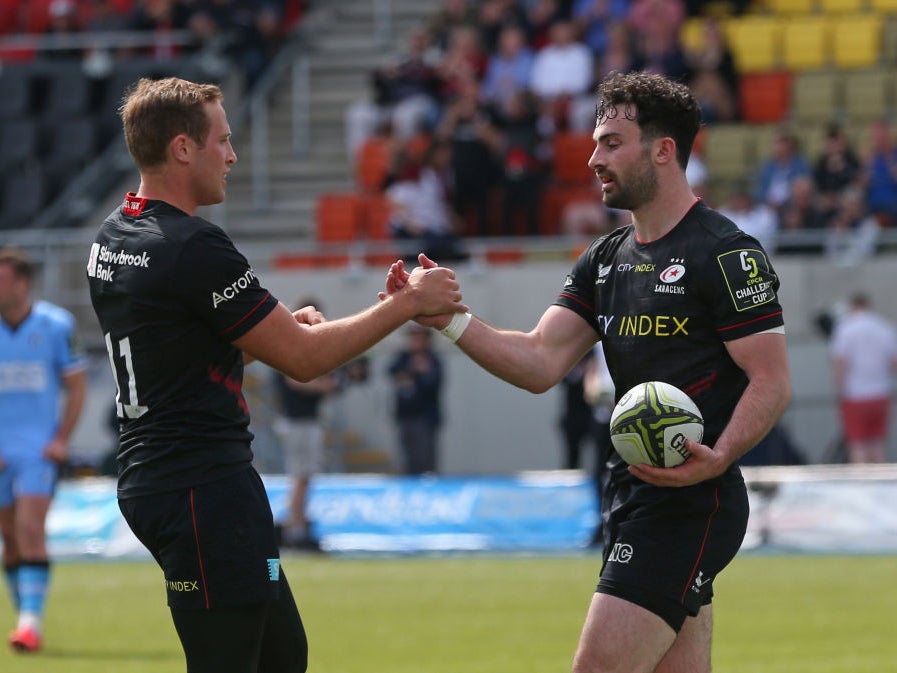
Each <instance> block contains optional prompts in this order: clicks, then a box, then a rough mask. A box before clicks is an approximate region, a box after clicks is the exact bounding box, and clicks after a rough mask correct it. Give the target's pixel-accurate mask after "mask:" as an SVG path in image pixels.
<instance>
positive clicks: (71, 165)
mask: <svg viewBox="0 0 897 673" xmlns="http://www.w3.org/2000/svg"><path fill="white" fill-rule="evenodd" d="M44 135H45V140H44V147H43V151H42V155H43V156H42V159H41V163H42V164H43V166H44V168H45V170H46V171H47V176H48V178H49V179H50V182H51V183H52V188H54V189H58V188H61V187H63V183H64V182H65V181H67V179H68V178H70V177H73V176H74V174H76V173H77V172H78V171H80V170H82V169H83V168H84V167H85V166H86V165H87V163H88V162H89V161H90V159H92V158H93V156H94V152H96V150H97V149H98V144H97V125H96V123H95V122H94V120H93V118H92V117H87V116H84V117H77V118H71V119H61V120H57V121H54V122H52V123H51V124H49V125H48V127H47V128H46V131H45V134H44Z"/></svg>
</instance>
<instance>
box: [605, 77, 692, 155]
mask: <svg viewBox="0 0 897 673" xmlns="http://www.w3.org/2000/svg"><path fill="white" fill-rule="evenodd" d="M620 114H622V115H623V116H624V117H625V118H626V119H629V120H630V121H634V122H635V123H636V124H638V126H639V129H640V130H641V133H642V140H643V141H646V142H648V141H652V140H656V139H657V138H664V137H670V138H672V139H673V141H675V143H676V161H678V163H679V165H680V166H682V168H683V169H684V168H685V167H686V165H688V157H689V155H690V154H691V148H692V145H694V142H695V137H696V136H697V135H698V131H699V130H700V128H701V107H700V106H699V105H698V101H697V100H695V97H694V96H693V95H692V93H691V91H689V89H688V87H687V86H685V85H684V84H680V83H678V82H674V81H672V80H670V79H667V78H666V77H663V76H662V75H655V74H652V73H647V72H626V73H622V72H613V73H611V74H610V75H608V76H607V77H606V78H605V79H604V81H603V82H601V84H599V85H598V106H597V107H596V109H595V115H596V118H595V119H596V125H597V124H600V123H601V122H602V121H604V120H606V119H615V118H616V117H617V115H620Z"/></svg>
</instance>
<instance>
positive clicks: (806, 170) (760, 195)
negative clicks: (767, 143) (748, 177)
mask: <svg viewBox="0 0 897 673" xmlns="http://www.w3.org/2000/svg"><path fill="white" fill-rule="evenodd" d="M799 175H804V176H811V175H812V171H811V170H810V166H809V164H808V163H807V160H806V159H805V158H804V155H803V154H802V153H801V150H800V145H799V143H798V140H797V136H795V135H794V134H792V133H789V132H787V131H784V130H783V131H779V132H778V133H777V134H776V135H775V137H774V138H773V141H772V149H771V153H770V155H769V156H768V157H767V158H766V159H765V160H764V161H762V162H761V164H760V167H759V169H758V170H757V175H756V181H755V185H754V200H755V201H757V202H758V203H765V204H767V205H768V206H770V207H771V208H775V209H776V210H778V209H779V208H781V207H782V206H783V205H784V203H785V202H786V201H787V200H788V198H789V197H790V196H791V185H792V183H793V181H794V178H796V177H797V176H799Z"/></svg>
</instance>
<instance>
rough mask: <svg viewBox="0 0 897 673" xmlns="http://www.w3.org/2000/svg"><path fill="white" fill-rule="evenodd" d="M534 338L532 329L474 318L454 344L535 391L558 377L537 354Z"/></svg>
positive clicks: (503, 376)
mask: <svg viewBox="0 0 897 673" xmlns="http://www.w3.org/2000/svg"><path fill="white" fill-rule="evenodd" d="M535 339H536V337H535V335H534V334H533V333H532V332H526V333H525V332H517V331H508V330H497V329H495V328H494V327H492V326H490V325H488V324H486V323H484V322H483V321H481V320H479V319H477V318H476V317H474V318H473V319H472V320H471V321H470V325H469V326H468V327H467V329H466V330H465V331H464V334H462V335H461V338H460V339H458V341H457V342H456V344H457V346H458V347H459V348H460V349H461V350H462V351H464V352H465V353H466V354H467V355H468V356H469V357H470V359H471V360H473V361H474V362H476V363H477V364H478V365H479V366H480V367H482V368H483V369H485V370H486V371H488V372H489V373H491V374H493V375H495V376H497V377H498V378H500V379H502V380H503V381H507V382H508V383H510V384H512V385H515V386H517V387H518V388H523V389H524V390H528V391H529V392H531V393H537V394H538V393H543V392H545V391H546V390H548V389H549V388H551V387H552V386H553V385H554V384H555V383H557V381H558V380H560V376H555V375H554V374H553V373H552V372H551V371H550V369H549V367H547V366H546V363H545V362H544V360H543V359H542V358H541V357H540V356H539V354H538V349H537V348H536V345H535ZM562 375H563V374H561V376H562Z"/></svg>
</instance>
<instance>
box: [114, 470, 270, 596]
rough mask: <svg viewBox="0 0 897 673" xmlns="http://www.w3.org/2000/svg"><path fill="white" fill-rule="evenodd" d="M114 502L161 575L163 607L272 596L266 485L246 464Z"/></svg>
mask: <svg viewBox="0 0 897 673" xmlns="http://www.w3.org/2000/svg"><path fill="white" fill-rule="evenodd" d="M119 508H120V509H121V511H122V514H124V517H125V520H126V521H127V522H128V525H129V526H130V527H131V530H132V531H134V534H135V535H136V536H137V538H138V539H139V540H140V542H142V543H143V545H144V546H145V547H146V548H147V549H149V551H150V553H152V555H153V557H154V558H155V559H156V562H157V563H158V564H159V566H160V567H161V568H162V570H163V572H164V574H165V588H166V592H167V594H168V605H169V606H170V607H172V608H177V609H180V610H191V609H196V610H208V609H213V608H222V607H234V606H238V605H246V604H248V603H258V602H262V601H268V600H274V599H276V598H277V595H278V585H279V583H278V578H279V576H280V554H279V552H278V547H277V541H276V538H275V534H274V519H273V516H272V514H271V506H270V504H269V502H268V496H267V493H266V492H265V487H264V484H262V480H261V478H260V477H259V475H258V473H257V472H256V471H255V470H254V469H253V468H252V467H247V469H246V470H244V471H241V472H238V473H236V474H233V475H230V476H228V477H225V478H223V479H219V480H217V481H213V482H210V483H208V484H201V485H199V486H195V487H191V488H188V489H186V490H179V491H172V492H169V493H161V494H155V495H146V496H139V497H135V498H125V499H123V500H120V501H119Z"/></svg>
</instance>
